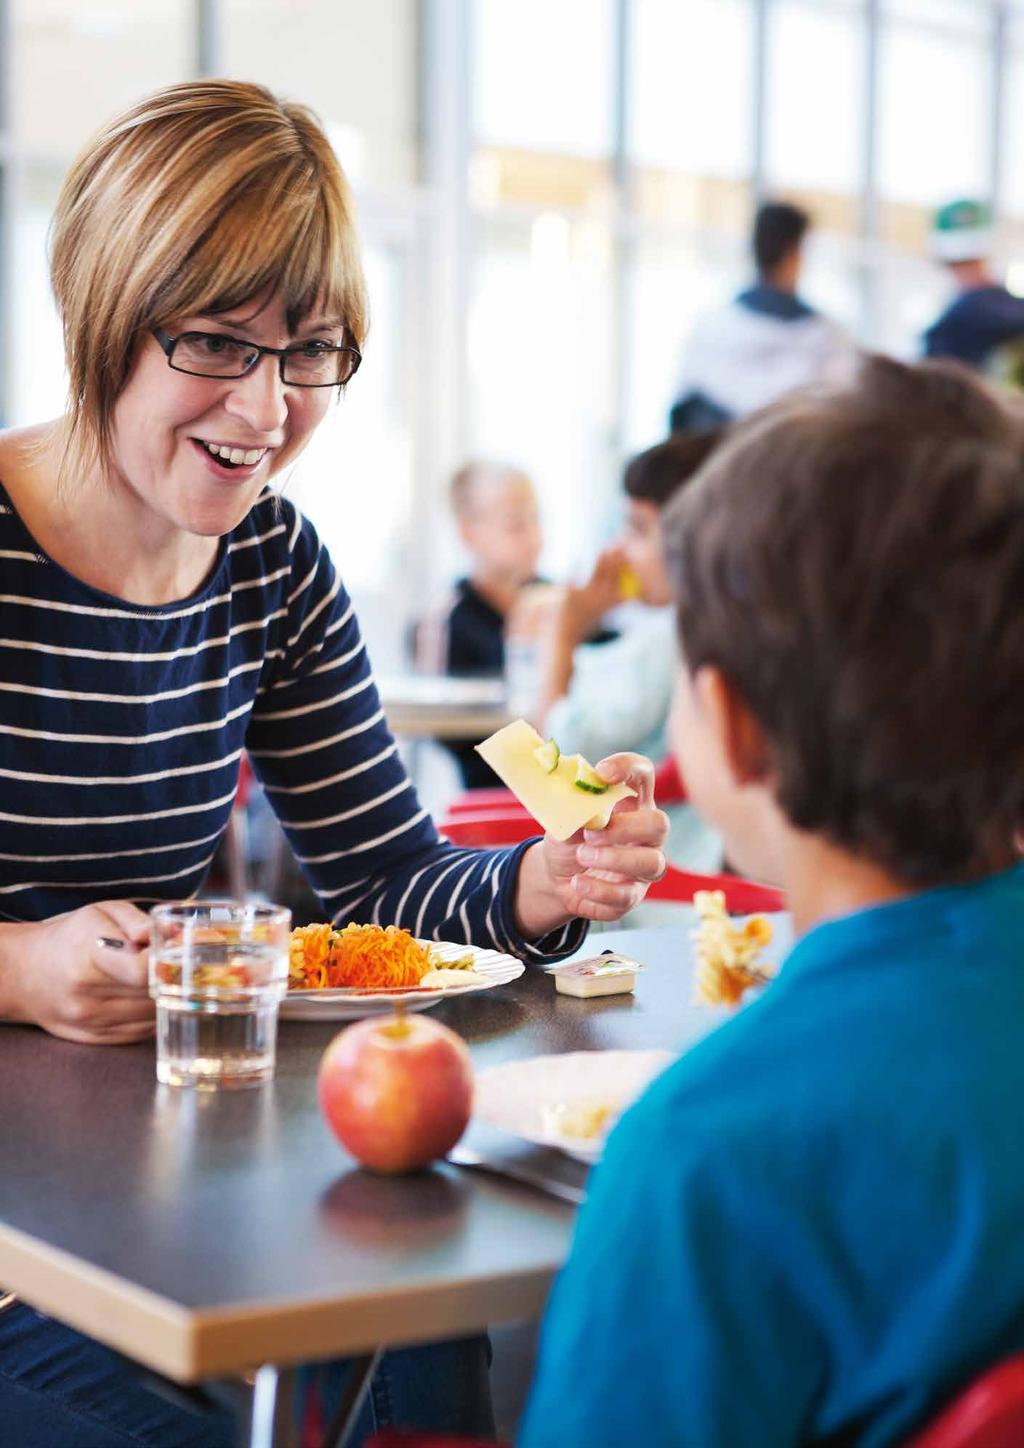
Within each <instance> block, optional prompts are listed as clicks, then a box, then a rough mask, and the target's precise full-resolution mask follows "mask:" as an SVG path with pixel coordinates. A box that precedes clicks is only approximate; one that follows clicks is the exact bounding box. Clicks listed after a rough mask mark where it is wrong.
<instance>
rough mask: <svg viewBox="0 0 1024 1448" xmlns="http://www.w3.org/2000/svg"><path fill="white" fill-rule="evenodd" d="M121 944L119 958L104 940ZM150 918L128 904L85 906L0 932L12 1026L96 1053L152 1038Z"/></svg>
mask: <svg viewBox="0 0 1024 1448" xmlns="http://www.w3.org/2000/svg"><path fill="white" fill-rule="evenodd" d="M101 937H106V938H108V939H113V940H123V941H124V942H125V944H124V946H123V947H122V948H121V949H120V950H115V949H113V948H111V947H110V946H105V945H101V944H100V938H101ZM148 943H149V918H148V916H146V915H144V914H143V913H142V911H141V910H139V909H137V908H136V907H135V906H134V905H132V904H130V903H129V902H128V901H127V900H107V901H104V902H103V903H102V904H100V905H85V906H83V907H82V909H80V910H72V911H69V912H68V913H67V914H65V915H54V916H52V917H51V919H49V920H43V921H40V922H39V923H38V924H25V925H9V926H5V927H3V929H2V931H0V999H2V1001H3V1002H4V1006H3V1014H4V1017H5V1018H6V1019H7V1020H10V1021H24V1022H27V1023H30V1024H32V1025H37V1026H42V1027H43V1029H44V1030H46V1031H49V1032H50V1034H51V1035H54V1036H63V1037H64V1039H65V1040H68V1041H85V1042H89V1043H91V1044H94V1045H103V1044H110V1045H114V1044H120V1043H124V1042H128V1041H141V1040H144V1039H145V1038H146V1037H147V1036H151V1035H152V1034H153V1015H154V1008H153V1002H152V1001H151V1000H150V998H149V992H148V987H147V963H146V946H147V945H148Z"/></svg>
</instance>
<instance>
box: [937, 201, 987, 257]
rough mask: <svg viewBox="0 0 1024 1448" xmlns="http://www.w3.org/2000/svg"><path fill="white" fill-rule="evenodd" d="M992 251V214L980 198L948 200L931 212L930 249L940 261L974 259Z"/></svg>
mask: <svg viewBox="0 0 1024 1448" xmlns="http://www.w3.org/2000/svg"><path fill="white" fill-rule="evenodd" d="M991 250H992V217H991V214H990V212H989V209H988V207H987V206H986V205H985V203H984V202H983V201H949V202H947V204H946V205H945V206H941V207H940V208H939V210H938V211H937V212H936V213H935V221H934V223H933V226H932V251H933V253H934V255H935V256H937V257H938V259H939V260H940V261H977V260H978V259H979V258H980V257H984V256H988V254H989V252H990V251H991Z"/></svg>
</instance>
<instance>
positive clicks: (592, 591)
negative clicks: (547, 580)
mask: <svg viewBox="0 0 1024 1448" xmlns="http://www.w3.org/2000/svg"><path fill="white" fill-rule="evenodd" d="M625 562H626V559H625V555H624V554H623V552H622V549H621V548H606V549H605V550H604V552H603V553H600V554H598V558H597V562H596V563H595V564H594V571H593V572H592V573H591V575H590V577H589V578H588V579H587V581H586V583H584V584H583V585H582V586H581V587H579V588H569V589H567V590H566V593H565V597H564V599H563V600H562V606H561V617H560V620H559V622H560V626H561V628H562V629H563V630H564V632H565V634H566V635H567V636H568V637H569V638H570V640H571V641H572V643H573V644H579V643H582V642H583V640H584V639H586V638H588V637H589V636H590V635H591V634H592V633H593V632H594V630H595V629H596V628H597V626H598V624H599V623H600V622H601V620H602V619H603V618H604V616H605V614H606V613H610V612H611V610H612V609H613V608H615V607H616V606H617V605H618V604H619V603H621V602H622V570H623V568H624V566H625Z"/></svg>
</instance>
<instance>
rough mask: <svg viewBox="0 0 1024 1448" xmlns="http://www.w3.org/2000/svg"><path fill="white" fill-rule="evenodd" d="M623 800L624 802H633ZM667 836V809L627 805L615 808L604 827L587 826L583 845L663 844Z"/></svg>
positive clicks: (606, 846) (595, 846)
mask: <svg viewBox="0 0 1024 1448" xmlns="http://www.w3.org/2000/svg"><path fill="white" fill-rule="evenodd" d="M632 803H633V801H632V800H623V806H625V805H628V804H632ZM667 837H668V815H667V814H666V813H665V811H664V810H661V809H654V808H653V807H649V808H647V809H631V810H629V809H626V808H623V810H622V812H621V813H619V812H618V811H616V813H615V814H613V815H612V817H611V820H610V821H609V822H608V824H607V826H606V827H605V828H604V829H603V830H584V832H583V845H584V846H585V847H587V848H589V849H598V850H602V849H607V848H609V847H611V846H619V845H652V846H655V847H656V848H660V846H661V844H662V843H663V841H664V840H665V839H667Z"/></svg>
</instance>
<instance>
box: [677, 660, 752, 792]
mask: <svg viewBox="0 0 1024 1448" xmlns="http://www.w3.org/2000/svg"><path fill="white" fill-rule="evenodd" d="M693 690H694V694H695V696H696V701H697V706H698V708H699V709H700V710H701V712H702V713H703V715H704V718H705V721H706V723H707V725H708V728H709V729H711V730H712V732H713V733H714V735H715V738H716V739H717V741H718V746H719V749H720V751H721V757H722V760H723V762H724V764H725V766H726V768H727V769H728V771H729V773H730V774H731V775H732V780H733V783H734V784H735V785H736V786H737V787H739V788H742V787H743V786H744V785H748V784H763V783H764V782H765V780H766V779H767V777H768V774H769V772H770V759H769V750H768V744H767V741H766V739H765V736H764V731H763V730H762V728H761V725H760V724H759V723H758V721H757V719H756V718H755V716H754V714H753V713H752V712H751V709H750V707H749V705H748V704H747V702H746V700H745V699H744V698H743V696H742V695H741V694H740V693H739V692H738V691H737V690H736V689H735V688H734V687H733V685H732V684H731V683H730V681H729V680H728V678H727V677H726V676H725V674H723V673H722V671H721V669H719V668H716V667H715V665H714V664H703V665H702V666H701V667H700V668H699V669H698V670H697V672H696V674H695V675H694V676H693Z"/></svg>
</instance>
